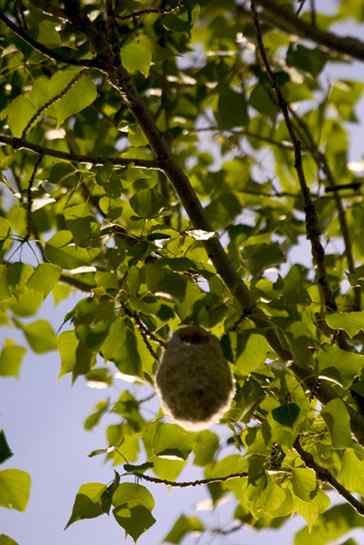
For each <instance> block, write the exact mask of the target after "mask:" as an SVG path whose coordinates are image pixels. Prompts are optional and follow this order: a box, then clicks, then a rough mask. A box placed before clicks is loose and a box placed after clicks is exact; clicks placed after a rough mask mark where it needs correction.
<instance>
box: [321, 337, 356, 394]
mask: <svg viewBox="0 0 364 545" xmlns="http://www.w3.org/2000/svg"><path fill="white" fill-rule="evenodd" d="M317 359H318V363H319V369H320V371H324V372H325V373H328V372H329V371H330V370H331V369H333V370H334V371H338V372H339V375H340V377H341V381H342V384H343V386H345V387H348V386H350V385H351V383H352V382H353V380H354V378H355V377H356V376H358V375H360V373H361V370H362V369H363V368H364V356H363V355H362V354H358V353H356V352H347V351H346V350H340V348H337V347H336V346H330V347H329V348H327V349H325V350H321V351H320V352H319V353H318V356H317Z"/></svg>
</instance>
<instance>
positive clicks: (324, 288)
mask: <svg viewBox="0 0 364 545" xmlns="http://www.w3.org/2000/svg"><path fill="white" fill-rule="evenodd" d="M251 8H252V14H253V20H254V24H255V28H256V33H257V44H258V51H259V53H260V56H261V58H262V62H263V65H264V68H265V71H266V73H267V76H268V79H269V82H270V85H271V87H272V90H273V91H274V95H275V97H276V102H277V105H278V107H279V108H280V110H281V113H282V115H283V118H284V121H285V124H286V127H287V131H288V134H289V136H290V139H291V141H292V145H293V148H294V156H295V164H294V166H295V169H296V172H297V178H298V182H299V184H300V188H301V192H302V196H303V200H304V208H305V215H306V233H307V238H308V240H309V241H310V243H311V252H312V257H313V261H314V265H315V266H316V268H317V273H318V274H317V283H318V285H319V288H320V293H321V296H322V300H323V303H324V308H326V310H328V311H335V310H336V309H337V307H336V302H335V298H334V295H333V293H332V291H331V289H330V286H329V282H328V278H327V272H326V265H325V251H324V248H323V246H322V244H321V241H320V234H321V233H320V229H319V223H318V218H317V213H316V208H315V205H314V204H313V202H312V199H311V193H310V190H309V188H308V186H307V182H306V176H305V172H304V169H303V164H302V151H301V147H302V146H301V141H300V139H299V138H298V136H297V134H296V130H295V128H294V126H293V123H292V121H291V117H290V112H289V107H288V104H287V102H286V100H285V98H284V97H283V94H282V92H281V89H280V86H279V83H278V81H277V79H276V76H275V73H274V72H273V70H272V68H271V66H270V62H269V59H268V56H267V53H266V50H265V46H264V42H263V35H262V30H261V26H260V22H259V17H258V12H257V8H256V2H255V0H252V2H251Z"/></svg>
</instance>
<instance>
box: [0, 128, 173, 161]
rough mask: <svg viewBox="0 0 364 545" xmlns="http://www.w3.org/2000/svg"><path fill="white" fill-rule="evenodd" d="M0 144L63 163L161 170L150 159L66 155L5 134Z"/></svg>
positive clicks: (2, 135)
mask: <svg viewBox="0 0 364 545" xmlns="http://www.w3.org/2000/svg"><path fill="white" fill-rule="evenodd" d="M0 142H3V143H4V144H8V145H9V146H11V147H12V148H14V149H27V150H30V151H34V152H35V153H38V154H40V155H49V156H51V157H57V158H58V159H64V160H65V161H74V162H76V163H90V164H91V165H105V164H112V165H114V166H120V167H126V166H129V165H130V166H134V167H136V168H145V169H152V170H161V168H162V167H161V166H160V165H159V164H158V162H157V161H154V160H150V159H133V158H129V157H128V158H122V157H121V158H120V157H108V156H98V157H92V156H88V155H81V154H78V153H66V152H64V151H59V150H55V149H51V148H47V147H45V146H40V145H39V144H33V143H32V142H28V141H27V140H24V139H23V138H16V137H15V136H8V135H6V134H0Z"/></svg>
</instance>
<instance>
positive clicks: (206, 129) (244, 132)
mask: <svg viewBox="0 0 364 545" xmlns="http://www.w3.org/2000/svg"><path fill="white" fill-rule="evenodd" d="M184 132H188V133H194V132H197V133H200V132H228V133H230V134H232V135H237V136H240V135H241V136H246V137H247V138H252V139H255V140H259V141H261V142H265V143H267V144H271V145H272V146H276V147H278V148H281V149H291V150H293V146H292V144H291V142H280V141H278V140H274V138H270V137H269V136H262V135H260V134H256V133H253V132H250V131H249V130H246V129H238V130H234V129H219V128H218V127H217V126H213V125H212V126H210V127H200V128H194V129H184Z"/></svg>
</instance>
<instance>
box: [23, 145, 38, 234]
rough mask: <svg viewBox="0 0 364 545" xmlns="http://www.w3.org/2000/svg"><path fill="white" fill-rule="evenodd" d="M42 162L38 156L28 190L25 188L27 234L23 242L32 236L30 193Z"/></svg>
mask: <svg viewBox="0 0 364 545" xmlns="http://www.w3.org/2000/svg"><path fill="white" fill-rule="evenodd" d="M41 161H42V155H38V157H37V159H36V161H35V163H34V167H33V171H32V174H31V176H30V180H29V183H28V188H27V205H26V214H27V220H26V224H27V232H26V235H25V241H27V240H29V238H30V237H31V235H32V231H33V226H32V204H33V199H32V191H33V184H34V179H35V176H36V174H37V170H38V167H39V165H40V163H41Z"/></svg>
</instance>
